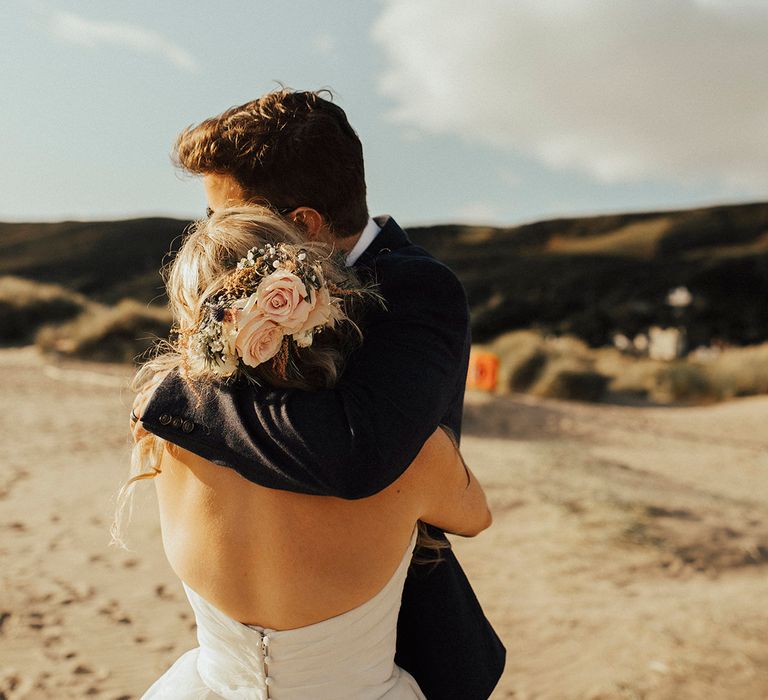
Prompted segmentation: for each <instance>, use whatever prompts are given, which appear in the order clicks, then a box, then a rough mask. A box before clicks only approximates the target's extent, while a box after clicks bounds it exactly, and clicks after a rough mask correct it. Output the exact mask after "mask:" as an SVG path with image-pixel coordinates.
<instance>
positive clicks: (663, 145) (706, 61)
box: [373, 0, 768, 194]
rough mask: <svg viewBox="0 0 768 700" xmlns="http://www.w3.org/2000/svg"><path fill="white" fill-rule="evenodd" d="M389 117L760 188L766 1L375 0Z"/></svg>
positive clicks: (674, 177) (517, 147) (564, 164)
mask: <svg viewBox="0 0 768 700" xmlns="http://www.w3.org/2000/svg"><path fill="white" fill-rule="evenodd" d="M373 38H374V40H375V41H376V42H377V43H378V44H379V45H380V47H381V48H382V50H383V52H384V54H385V57H386V69H385V72H384V74H383V76H382V78H381V82H380V89H381V91H382V93H383V94H384V95H386V96H388V97H389V98H391V99H392V101H393V103H394V105H395V106H394V109H393V111H392V116H393V118H395V119H396V120H398V121H399V122H401V123H403V124H405V125H409V126H412V127H415V128H419V129H422V130H424V131H427V132H433V133H450V134H459V135H461V136H462V137H464V138H466V139H468V140H472V141H477V142H480V141H482V142H486V143H490V144H494V145H497V146H501V147H504V148H508V149H511V150H514V151H517V152H519V153H524V154H526V155H530V156H533V157H535V158H537V159H538V160H540V161H541V162H544V163H546V164H548V165H550V166H552V167H556V168H576V169H580V170H582V171H584V172H587V173H590V174H591V175H593V176H595V177H597V178H598V179H601V180H603V181H608V182H618V181H636V180H642V179H646V178H663V179H668V180H670V181H680V182H685V183H691V184H694V183H698V182H713V181H714V182H718V183H721V184H725V185H726V186H732V187H734V188H738V189H741V190H746V191H748V192H750V193H758V192H762V193H763V194H764V193H765V189H764V188H768V89H766V85H767V84H768V83H767V82H766V78H765V76H766V75H768V2H765V1H764V0H761V2H760V3H758V2H757V1H756V0H727V1H726V0H674V1H673V0H515V1H514V2H510V1H509V0H484V1H483V2H481V3H478V2H471V1H470V0H386V2H385V6H384V10H383V12H382V14H381V15H380V17H379V18H378V20H377V22H376V24H375V26H374V28H373Z"/></svg>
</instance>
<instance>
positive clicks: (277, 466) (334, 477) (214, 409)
mask: <svg viewBox="0 0 768 700" xmlns="http://www.w3.org/2000/svg"><path fill="white" fill-rule="evenodd" d="M377 222H378V223H379V224H380V225H381V226H382V230H381V231H380V233H379V234H378V236H377V237H376V239H375V240H374V242H373V243H372V244H371V245H370V246H369V247H368V249H367V250H366V251H365V252H364V253H363V255H362V256H361V257H360V259H359V260H358V262H357V264H356V268H357V269H358V270H359V271H360V273H361V275H363V274H371V275H372V276H373V279H374V280H375V281H376V282H377V283H378V285H379V291H380V292H381V294H382V295H383V297H384V299H385V301H386V309H372V310H371V312H370V314H369V316H368V317H367V318H366V320H365V323H364V328H363V333H364V338H363V344H362V346H361V347H360V348H359V349H358V350H356V351H355V352H354V353H352V355H351V356H350V358H349V361H348V363H347V366H346V367H345V369H344V372H343V373H342V376H341V377H340V379H339V381H338V382H337V384H336V385H335V386H334V387H333V388H332V389H325V390H319V391H298V390H276V389H273V388H270V387H254V386H253V385H250V384H246V383H244V382H241V383H235V384H232V385H230V386H225V385H219V386H208V387H205V388H203V389H202V395H198V396H196V395H195V393H194V392H193V391H191V390H190V388H189V386H187V384H186V383H185V382H184V381H183V380H182V379H181V377H180V376H179V374H178V373H177V372H176V371H173V372H171V373H169V375H168V376H167V377H166V378H165V379H164V381H163V382H162V384H161V385H160V386H159V387H158V388H157V389H156V391H155V393H154V395H153V396H152V398H151V400H150V402H149V404H148V405H147V406H146V409H145V412H144V415H143V416H142V421H143V424H144V426H145V428H146V429H147V430H149V431H151V432H152V433H155V434H156V435H158V436H160V437H162V438H165V439H166V440H169V441H170V442H173V443H176V444H178V445H180V446H181V447H183V448H185V449H187V450H189V451H191V452H194V453H196V454H198V455H200V456H202V457H204V458H206V459H208V460H210V461H212V462H214V463H216V464H220V465H223V466H226V467H230V468H232V469H235V470H236V471H237V472H239V473H240V474H241V475H242V476H244V477H245V478H246V479H248V480H250V481H253V482H255V483H257V484H261V485H262V486H267V487H270V488H276V489H284V490H289V491H296V492H299V493H309V494H319V495H326V496H337V497H342V498H350V499H355V498H364V497H366V496H370V495H372V494H374V493H377V492H378V491H380V490H382V489H383V488H385V487H386V486H388V485H389V484H391V483H392V482H393V481H395V480H396V479H397V478H398V477H399V476H400V475H401V474H402V473H403V471H405V469H406V468H407V467H408V465H409V464H410V463H411V462H412V461H413V459H414V458H415V457H416V455H417V454H418V452H419V450H420V449H421V447H422V445H423V444H424V442H425V441H426V440H427V438H428V437H429V436H430V435H431V434H432V432H433V431H434V430H435V429H436V427H437V426H438V424H444V425H447V426H448V427H449V428H451V429H452V430H453V431H454V432H455V433H456V434H457V435H459V434H460V431H461V416H462V407H463V401H464V386H465V381H466V371H467V363H468V358H469V348H470V338H469V310H468V306H467V301H466V296H465V294H464V290H463V288H462V286H461V283H460V282H459V281H458V279H457V278H456V276H455V275H454V274H453V273H452V272H451V271H450V270H449V269H448V268H447V267H445V265H443V264H442V263H440V262H438V261H437V260H435V259H434V258H433V257H431V256H430V255H429V254H428V253H427V252H426V251H425V250H424V249H422V248H420V247H418V246H416V245H414V244H413V243H411V241H410V240H409V239H408V237H407V236H406V234H405V232H404V231H403V230H402V229H401V228H400V227H399V226H398V225H397V224H396V223H395V221H394V219H392V218H389V217H384V218H382V219H377ZM432 530H433V534H434V535H436V536H439V537H444V535H443V533H442V532H440V531H439V530H437V529H435V528H432ZM441 555H442V561H440V562H439V563H436V564H427V565H412V566H411V568H410V570H409V573H408V577H407V579H406V583H405V589H404V591H403V599H402V605H401V608H400V616H399V619H398V630H397V655H396V662H397V663H398V664H399V665H400V666H402V667H403V668H404V669H406V670H407V671H409V672H410V673H411V674H412V675H413V676H414V677H415V678H416V680H417V681H418V683H419V685H420V686H421V689H422V691H423V692H424V694H425V695H426V696H427V698H429V699H430V700H433V699H434V700H451V699H453V698H456V700H459V699H461V700H483V699H484V698H488V697H489V696H490V694H491V692H492V690H493V688H494V687H495V685H496V684H497V682H498V679H499V677H500V675H501V672H502V670H503V667H504V659H505V650H504V647H503V646H502V644H501V642H500V640H499V638H498V637H497V635H496V633H495V632H494V630H493V628H492V627H491V625H490V623H489V622H488V620H487V619H486V617H485V615H484V614H483V611H482V609H481V607H480V605H479V603H478V601H477V598H476V597H475V595H474V593H473V591H472V588H471V587H470V585H469V582H468V581H467V578H466V576H465V575H464V572H463V571H462V569H461V566H460V565H459V563H458V561H457V560H456V558H455V556H454V554H453V552H452V551H450V550H443V551H442V552H441Z"/></svg>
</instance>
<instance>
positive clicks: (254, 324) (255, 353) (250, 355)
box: [235, 310, 285, 367]
mask: <svg viewBox="0 0 768 700" xmlns="http://www.w3.org/2000/svg"><path fill="white" fill-rule="evenodd" d="M237 317H238V322H237V326H238V331H237V336H236V338H235V348H236V349H237V352H238V354H239V355H240V357H241V358H242V360H243V364H246V365H248V366H249V367H258V366H259V365H260V364H262V363H263V362H266V361H267V360H271V359H272V358H273V357H274V356H275V355H276V354H277V351H278V350H279V349H280V345H282V342H283V337H284V335H285V334H284V332H283V329H282V328H281V327H280V326H279V325H278V324H277V323H275V322H274V321H272V320H271V319H269V318H267V317H265V316H264V315H263V314H261V313H260V312H258V311H256V312H254V313H247V312H246V311H245V310H238V312H237Z"/></svg>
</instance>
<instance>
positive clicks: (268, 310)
mask: <svg viewBox="0 0 768 700" xmlns="http://www.w3.org/2000/svg"><path fill="white" fill-rule="evenodd" d="M249 303H250V299H249ZM256 307H257V308H258V309H259V311H261V313H262V314H264V316H265V317H266V318H268V319H270V320H271V321H274V322H275V323H277V324H278V325H280V326H281V327H282V328H283V331H284V332H285V333H287V334H290V333H295V332H296V331H297V330H299V329H300V328H301V327H302V326H304V325H305V323H306V321H307V318H308V316H309V314H310V312H311V311H312V310H313V309H314V308H315V299H314V295H310V294H309V293H308V292H307V288H306V286H305V285H304V282H302V281H301V279H299V277H297V276H296V275H294V274H293V273H292V272H288V271H287V270H277V271H276V272H273V273H272V274H271V275H269V276H268V277H265V278H264V279H263V280H262V281H261V284H259V286H258V289H257V290H256ZM246 309H248V305H246Z"/></svg>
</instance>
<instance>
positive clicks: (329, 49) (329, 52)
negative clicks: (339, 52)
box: [312, 34, 336, 56]
mask: <svg viewBox="0 0 768 700" xmlns="http://www.w3.org/2000/svg"><path fill="white" fill-rule="evenodd" d="M312 48H313V49H314V50H315V52H316V53H318V54H319V55H321V56H333V55H334V54H335V53H336V39H334V38H333V37H332V36H331V35H330V34H318V35H317V36H316V37H315V38H314V39H313V41H312Z"/></svg>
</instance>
